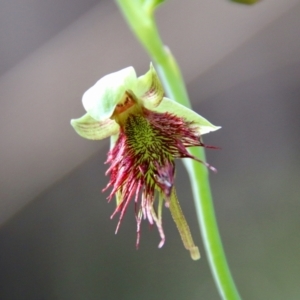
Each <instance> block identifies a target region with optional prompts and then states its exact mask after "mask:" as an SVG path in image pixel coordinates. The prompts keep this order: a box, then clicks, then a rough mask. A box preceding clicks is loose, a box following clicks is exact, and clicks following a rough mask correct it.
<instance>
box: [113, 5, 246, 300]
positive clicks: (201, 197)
mask: <svg viewBox="0 0 300 300" xmlns="http://www.w3.org/2000/svg"><path fill="white" fill-rule="evenodd" d="M116 2H117V4H118V5H119V7H120V10H121V11H122V13H123V15H124V17H125V19H126V20H127V22H128V24H129V26H130V27H131V29H132V31H133V32H134V33H135V35H136V36H137V38H138V39H139V41H140V42H141V44H142V45H143V46H144V47H145V49H146V51H147V52H148V53H149V55H150V57H152V59H153V60H154V62H155V65H156V69H157V71H158V72H159V74H160V77H161V79H162V81H163V83H164V86H165V88H166V92H167V94H168V96H169V97H170V98H171V99H174V100H176V101H178V102H180V103H181V104H183V105H185V106H187V107H191V105H190V101H189V98H188V94H187V91H186V88H185V84H184V81H183V78H182V76H181V73H180V70H179V68H178V65H177V63H176V61H175V59H174V57H173V56H172V54H171V52H170V51H169V49H168V48H167V47H165V46H164V45H163V43H162V41H161V38H160V36H159V33H158V30H157V27H156V24H155V21H154V18H153V10H154V8H155V7H154V6H155V3H156V2H157V1H155V0H148V1H142V0H132V1H126V0H116ZM149 3H150V4H149ZM151 4H152V6H151ZM191 153H192V154H193V155H194V156H197V157H199V158H200V159H201V160H203V161H205V153H204V149H203V148H193V149H191ZM184 162H185V165H186V167H187V170H188V174H189V176H190V180H191V183H192V189H193V195H194V199H195V205H196V211H197V216H198V220H199V225H200V230H201V233H202V238H203V241H204V245H205V250H206V254H207V257H208V260H209V264H210V268H211V271H212V274H213V277H214V280H215V282H216V285H217V288H218V291H219V294H220V295H221V297H222V299H226V300H239V299H240V296H239V293H238V291H237V288H236V286H235V283H234V281H233V278H232V275H231V273H230V269H229V267H228V264H227V261H226V256H225V253H224V250H223V245H222V241H221V238H220V234H219V230H218V225H217V220H216V216H215V212H214V206H213V201H212V196H211V190H210V185H209V178H208V171H207V168H206V167H204V166H203V165H201V164H199V163H197V162H194V161H191V160H184Z"/></svg>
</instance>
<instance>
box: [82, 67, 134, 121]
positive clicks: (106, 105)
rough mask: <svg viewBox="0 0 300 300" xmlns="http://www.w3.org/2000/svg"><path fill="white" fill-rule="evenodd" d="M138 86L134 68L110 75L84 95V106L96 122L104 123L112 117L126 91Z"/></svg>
mask: <svg viewBox="0 0 300 300" xmlns="http://www.w3.org/2000/svg"><path fill="white" fill-rule="evenodd" d="M136 84H137V76H136V73H135V70H134V68H133V67H128V68H125V69H122V70H120V71H118V72H115V73H111V74H108V75H106V76H104V77H102V78H101V79H100V80H99V81H97V82H96V84H95V85H93V86H92V87H91V88H89V89H88V90H87V91H86V92H85V93H84V94H83V97H82V103H83V106H84V108H85V110H86V111H87V112H88V113H89V114H90V116H91V117H93V118H94V119H95V120H98V121H104V120H106V119H108V118H110V117H111V115H112V114H113V112H114V109H115V107H116V105H117V104H118V103H119V101H120V100H121V99H122V97H123V95H124V93H125V91H126V90H135V89H136Z"/></svg>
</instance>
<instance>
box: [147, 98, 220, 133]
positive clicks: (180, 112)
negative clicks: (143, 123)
mask: <svg viewBox="0 0 300 300" xmlns="http://www.w3.org/2000/svg"><path fill="white" fill-rule="evenodd" d="M145 106H146V108H148V106H147V103H146V102H145ZM149 109H152V110H154V111H156V112H160V113H165V112H169V113H171V114H174V115H176V116H178V117H182V118H184V119H185V120H186V121H188V122H193V125H194V126H195V127H196V128H197V129H198V131H199V133H200V134H201V135H202V134H206V133H209V132H211V131H216V130H218V129H220V128H221V127H220V126H215V125H213V124H211V123H210V122H209V121H208V120H206V119H205V118H203V117H202V116H200V115H199V114H197V113H196V112H194V111H193V110H191V109H189V108H187V107H186V106H183V105H181V104H179V103H178V102H175V101H173V100H171V99H168V98H165V97H164V98H163V100H162V101H161V102H160V104H159V105H158V106H157V107H155V108H149Z"/></svg>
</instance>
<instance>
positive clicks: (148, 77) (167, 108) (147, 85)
mask: <svg viewBox="0 0 300 300" xmlns="http://www.w3.org/2000/svg"><path fill="white" fill-rule="evenodd" d="M126 91H130V92H131V93H133V94H134V95H135V96H136V98H137V99H138V100H139V101H141V104H142V105H143V106H144V107H146V108H147V109H149V110H152V111H155V112H160V113H165V112H169V113H171V114H174V115H177V116H179V117H182V118H184V119H186V120H187V121H190V122H193V126H195V127H196V129H197V130H198V131H199V133H200V134H205V133H208V132H211V131H215V130H217V129H219V128H220V127H219V126H214V125H212V124H211V123H210V122H209V121H207V120H206V119H205V118H203V117H201V116H200V115H198V114H197V113H196V112H194V111H192V110H191V109H189V108H187V107H185V106H182V105H181V104H179V103H177V102H175V101H173V100H171V99H168V98H165V97H163V96H164V90H163V87H162V85H161V83H160V80H159V78H158V76H157V74H156V71H155V69H154V67H153V65H152V64H150V70H149V71H148V72H147V73H146V74H145V75H143V76H140V77H137V76H136V73H135V70H134V68H133V67H128V68H125V69H122V70H120V71H118V72H115V73H111V74H109V75H106V76H104V77H102V78H101V79H100V80H99V81H98V82H96V84H95V85H93V86H92V87H91V88H89V89H88V90H87V91H86V92H85V93H84V95H83V97H82V103H83V106H84V108H85V110H86V111H87V113H86V114H85V115H84V116H83V117H81V118H79V119H73V120H71V125H72V126H73V127H74V129H75V130H76V132H77V133H78V134H79V135H80V136H82V137H84V138H87V139H91V140H101V139H104V138H106V137H109V136H112V135H115V134H118V132H119V125H118V124H117V123H116V122H115V121H114V120H113V119H112V118H111V117H112V115H113V113H114V111H115V109H116V106H117V105H118V104H120V103H122V102H123V101H124V95H125V93H126Z"/></svg>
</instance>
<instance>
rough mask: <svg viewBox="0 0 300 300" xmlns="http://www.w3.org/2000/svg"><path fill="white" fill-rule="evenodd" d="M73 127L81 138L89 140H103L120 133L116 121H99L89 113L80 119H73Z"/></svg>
mask: <svg viewBox="0 0 300 300" xmlns="http://www.w3.org/2000/svg"><path fill="white" fill-rule="evenodd" d="M71 125H72V126H73V128H74V129H75V131H76V132H77V133H78V134H79V135H80V136H82V137H84V138H86V139H89V140H102V139H104V138H107V137H109V136H111V135H115V134H117V133H118V132H119V125H118V124H117V123H116V122H115V121H113V120H111V119H107V120H105V121H97V120H95V119H93V118H92V117H91V116H90V115H89V114H88V113H86V114H85V115H84V116H82V117H81V118H79V119H72V120H71Z"/></svg>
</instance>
